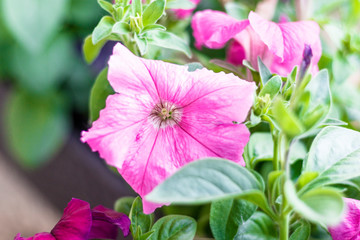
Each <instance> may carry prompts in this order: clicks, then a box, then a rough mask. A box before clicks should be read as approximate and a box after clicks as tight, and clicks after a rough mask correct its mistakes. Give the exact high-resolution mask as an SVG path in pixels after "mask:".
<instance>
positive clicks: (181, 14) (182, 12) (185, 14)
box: [173, 0, 201, 19]
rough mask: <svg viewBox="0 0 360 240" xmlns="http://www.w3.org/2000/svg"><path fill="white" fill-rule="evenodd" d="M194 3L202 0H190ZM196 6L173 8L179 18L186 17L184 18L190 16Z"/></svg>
mask: <svg viewBox="0 0 360 240" xmlns="http://www.w3.org/2000/svg"><path fill="white" fill-rule="evenodd" d="M190 1H191V2H192V3H194V4H195V5H197V4H199V2H200V1H201V0H190ZM194 9H195V8H192V9H173V10H174V13H175V15H176V17H177V18H179V19H184V18H187V17H189V16H190V15H191V14H192V12H193V11H194Z"/></svg>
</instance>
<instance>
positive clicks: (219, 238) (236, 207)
mask: <svg viewBox="0 0 360 240" xmlns="http://www.w3.org/2000/svg"><path fill="white" fill-rule="evenodd" d="M255 210H256V206H255V205H254V204H252V203H249V202H247V201H244V200H240V199H228V200H221V201H215V202H213V203H212V204H211V210H210V228H211V232H212V233H213V236H214V237H215V239H216V240H227V239H233V238H234V236H235V235H236V233H237V230H238V228H239V226H240V225H242V224H244V222H245V221H246V220H248V219H249V218H250V217H251V216H252V215H253V213H254V212H255Z"/></svg>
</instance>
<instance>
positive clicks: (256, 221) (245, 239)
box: [234, 212, 278, 240]
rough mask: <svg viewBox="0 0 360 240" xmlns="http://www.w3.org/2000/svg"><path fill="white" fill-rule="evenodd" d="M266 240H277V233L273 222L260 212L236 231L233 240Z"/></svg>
mask: <svg viewBox="0 0 360 240" xmlns="http://www.w3.org/2000/svg"><path fill="white" fill-rule="evenodd" d="M249 239H254V240H255V239H259V240H260V239H266V240H277V239H278V236H277V231H276V226H275V223H274V221H273V220H272V219H271V218H270V217H269V216H267V215H266V214H264V213H262V212H255V213H254V214H253V215H252V216H251V217H250V218H249V219H248V220H247V221H246V222H245V223H244V224H243V225H241V226H240V227H239V229H238V232H237V234H236V235H235V237H234V240H249Z"/></svg>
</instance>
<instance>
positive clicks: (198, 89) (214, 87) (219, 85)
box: [81, 44, 255, 213]
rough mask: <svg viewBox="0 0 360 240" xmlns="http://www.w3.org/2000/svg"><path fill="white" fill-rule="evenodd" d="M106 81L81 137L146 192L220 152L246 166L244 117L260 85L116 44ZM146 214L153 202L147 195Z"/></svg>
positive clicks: (137, 189) (135, 186) (152, 208)
mask: <svg viewBox="0 0 360 240" xmlns="http://www.w3.org/2000/svg"><path fill="white" fill-rule="evenodd" d="M108 79H109V82H110V84H111V86H112V87H113V89H114V90H115V92H116V94H114V95H111V96H109V97H108V99H107V101H106V107H105V109H103V110H102V111H101V112H100V117H99V119H98V120H97V121H95V122H94V123H93V125H92V127H91V129H90V130H89V131H87V132H85V131H84V132H82V138H81V140H82V141H83V142H87V143H88V144H89V145H90V147H91V149H92V150H93V151H98V152H99V153H100V156H101V157H102V158H104V159H105V160H106V162H107V163H108V164H110V165H113V166H115V167H117V168H118V170H119V172H120V174H121V175H122V176H123V177H124V179H125V180H126V181H127V182H128V183H129V184H130V185H131V186H132V188H133V189H134V190H135V191H136V192H137V193H139V194H140V195H141V196H142V197H143V196H145V195H146V194H148V193H149V192H150V191H151V190H152V189H153V188H154V187H155V186H157V185H158V184H159V183H160V182H162V181H163V180H164V179H165V178H166V177H168V176H169V175H171V174H172V173H174V172H175V171H176V170H177V169H179V168H180V167H182V166H184V165H185V164H187V163H189V162H191V161H193V160H197V159H199V158H204V157H222V158H227V159H230V160H232V161H234V162H237V163H239V164H242V165H244V160H243V159H242V152H243V148H244V147H245V145H246V143H247V142H248V139H249V131H248V129H247V128H246V127H245V125H243V124H234V123H233V121H236V122H239V123H241V122H243V121H244V120H245V118H246V116H247V114H248V111H249V109H250V107H251V105H252V102H253V92H254V90H255V85H254V84H253V83H249V82H246V81H243V80H241V79H239V78H237V77H235V76H234V75H233V74H225V73H214V72H212V71H209V70H207V69H201V70H197V71H195V72H188V70H187V67H186V66H179V65H175V64H170V63H166V62H162V61H156V60H147V59H142V58H139V57H136V56H135V55H133V54H132V53H131V52H130V51H129V50H128V49H127V48H125V47H124V46H123V45H121V44H117V45H116V46H115V48H114V53H113V55H112V56H111V58H110V61H109V72H108ZM143 203H144V212H145V213H151V212H153V211H154V209H155V208H156V207H159V206H160V205H155V204H152V203H148V202H146V201H144V200H143Z"/></svg>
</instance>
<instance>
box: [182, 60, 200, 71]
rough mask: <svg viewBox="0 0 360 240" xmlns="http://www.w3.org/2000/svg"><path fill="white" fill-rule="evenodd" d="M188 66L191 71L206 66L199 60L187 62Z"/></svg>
mask: <svg viewBox="0 0 360 240" xmlns="http://www.w3.org/2000/svg"><path fill="white" fill-rule="evenodd" d="M186 66H187V67H188V71H189V72H194V71H196V70H198V69H203V68H204V66H203V65H201V63H199V62H192V63H188V64H186Z"/></svg>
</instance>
